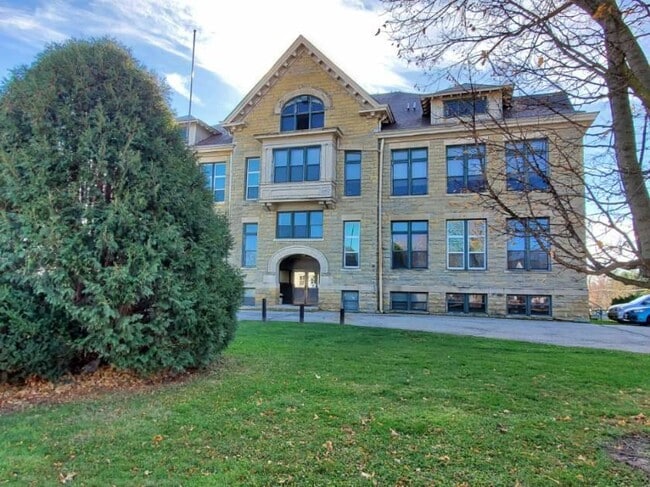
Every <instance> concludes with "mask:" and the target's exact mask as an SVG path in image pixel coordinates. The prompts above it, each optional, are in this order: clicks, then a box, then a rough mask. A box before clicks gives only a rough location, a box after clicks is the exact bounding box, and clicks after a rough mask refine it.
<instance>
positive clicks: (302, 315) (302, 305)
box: [300, 304, 305, 323]
mask: <svg viewBox="0 0 650 487" xmlns="http://www.w3.org/2000/svg"><path fill="white" fill-rule="evenodd" d="M304 322H305V305H304V304H301V305H300V323H304Z"/></svg>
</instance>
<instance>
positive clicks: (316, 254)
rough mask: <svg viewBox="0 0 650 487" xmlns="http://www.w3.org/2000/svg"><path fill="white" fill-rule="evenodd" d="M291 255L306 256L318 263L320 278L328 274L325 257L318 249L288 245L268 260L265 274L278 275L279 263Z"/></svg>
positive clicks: (327, 264)
mask: <svg viewBox="0 0 650 487" xmlns="http://www.w3.org/2000/svg"><path fill="white" fill-rule="evenodd" d="M291 255H308V256H309V257H312V258H314V259H316V260H317V261H318V265H319V266H320V274H321V276H322V275H323V274H329V272H330V270H329V263H328V261H327V257H325V254H324V253H323V252H321V251H320V250H318V249H315V248H313V247H308V246H306V245H290V246H288V247H284V248H283V249H281V250H278V251H277V252H276V253H275V254H273V255H272V256H271V258H269V260H268V265H267V268H266V272H267V273H269V274H275V275H278V274H279V270H280V262H282V261H283V260H284V259H286V258H287V257H289V256H291Z"/></svg>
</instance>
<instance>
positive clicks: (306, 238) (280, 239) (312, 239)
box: [273, 237, 325, 242]
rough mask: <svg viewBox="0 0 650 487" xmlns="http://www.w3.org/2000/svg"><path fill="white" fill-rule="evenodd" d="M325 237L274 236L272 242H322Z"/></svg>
mask: <svg viewBox="0 0 650 487" xmlns="http://www.w3.org/2000/svg"><path fill="white" fill-rule="evenodd" d="M324 240H325V239H324V238H323V237H318V238H310V237H305V238H296V237H293V238H277V237H276V238H274V239H273V241H274V242H322V241H324Z"/></svg>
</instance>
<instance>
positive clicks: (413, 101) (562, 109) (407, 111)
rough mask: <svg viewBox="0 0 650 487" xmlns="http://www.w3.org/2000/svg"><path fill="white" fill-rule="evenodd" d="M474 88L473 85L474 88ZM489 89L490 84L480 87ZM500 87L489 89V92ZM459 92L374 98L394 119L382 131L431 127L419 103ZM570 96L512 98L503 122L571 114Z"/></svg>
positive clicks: (548, 94) (406, 94)
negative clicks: (422, 100)
mask: <svg viewBox="0 0 650 487" xmlns="http://www.w3.org/2000/svg"><path fill="white" fill-rule="evenodd" d="M475 86H476V85H475ZM480 86H485V87H487V86H490V85H480ZM492 88H494V89H498V88H501V86H491V87H490V89H492ZM441 93H442V94H451V93H460V92H459V91H458V89H457V88H454V89H453V91H452V89H451V88H450V89H448V90H442V91H439V92H436V93H430V94H427V95H421V94H419V93H404V92H392V93H381V94H377V95H373V98H375V99H376V100H377V101H378V102H379V103H382V104H386V105H390V107H391V110H392V112H393V116H394V117H395V123H392V124H388V125H385V126H384V127H382V130H391V131H393V130H413V129H418V128H425V127H430V126H431V122H430V120H429V117H428V114H425V113H423V110H422V106H421V104H420V101H421V99H422V98H431V97H434V96H439V95H440V94H441ZM573 113H576V110H575V109H574V108H573V105H572V104H571V101H570V100H569V97H568V95H567V94H566V93H564V92H555V93H542V94H537V95H523V96H515V97H513V98H512V101H511V103H510V107H509V108H507V109H506V110H505V112H504V116H505V118H506V119H515V118H528V117H544V116H551V115H557V114H573Z"/></svg>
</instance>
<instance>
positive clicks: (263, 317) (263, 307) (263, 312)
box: [262, 298, 266, 321]
mask: <svg viewBox="0 0 650 487" xmlns="http://www.w3.org/2000/svg"><path fill="white" fill-rule="evenodd" d="M262 321H266V298H262Z"/></svg>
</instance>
